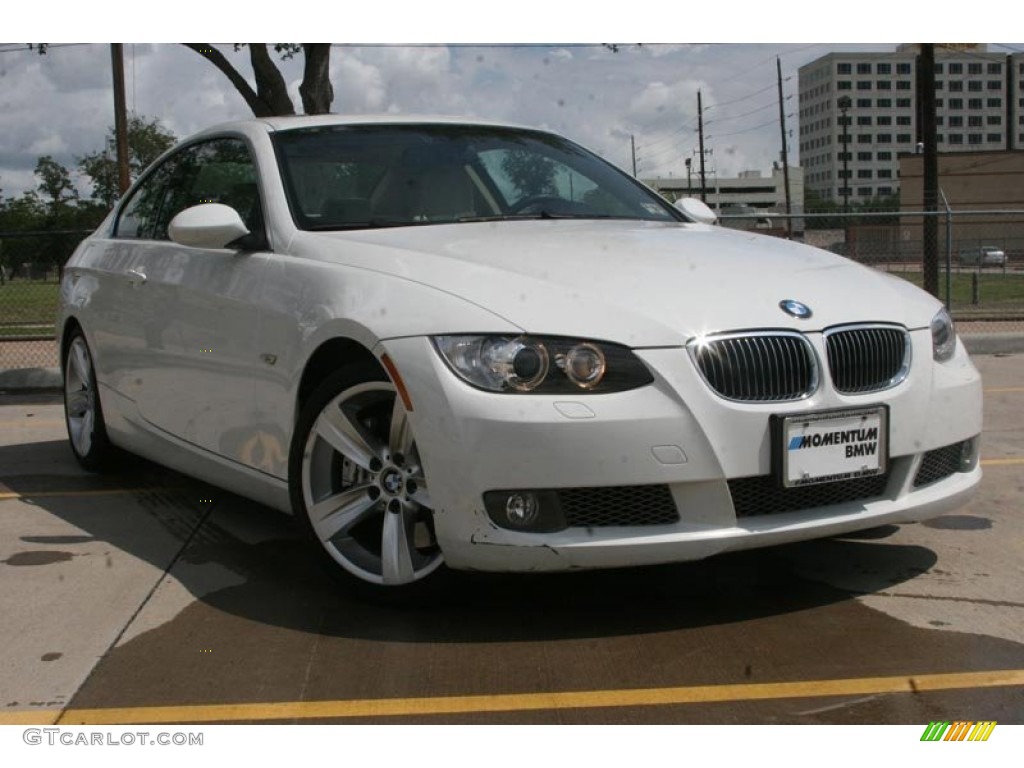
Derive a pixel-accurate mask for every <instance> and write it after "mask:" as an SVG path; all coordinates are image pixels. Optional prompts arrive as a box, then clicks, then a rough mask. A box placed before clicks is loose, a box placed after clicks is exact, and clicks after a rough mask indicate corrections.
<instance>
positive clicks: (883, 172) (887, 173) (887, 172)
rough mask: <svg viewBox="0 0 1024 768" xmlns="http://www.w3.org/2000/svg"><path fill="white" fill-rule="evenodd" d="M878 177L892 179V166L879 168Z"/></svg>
mask: <svg viewBox="0 0 1024 768" xmlns="http://www.w3.org/2000/svg"><path fill="white" fill-rule="evenodd" d="M878 178H880V179H891V178H892V168H879V169H878Z"/></svg>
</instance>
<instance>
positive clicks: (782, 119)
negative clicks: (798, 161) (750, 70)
mask: <svg viewBox="0 0 1024 768" xmlns="http://www.w3.org/2000/svg"><path fill="white" fill-rule="evenodd" d="M775 67H776V70H777V71H778V74H779V128H780V129H781V130H782V180H783V183H784V184H785V185H786V237H787V238H792V237H793V219H792V214H793V205H792V201H791V200H790V197H789V151H788V150H787V149H786V106H785V103H784V101H783V99H782V60H781V59H780V58H779V57H778V56H776V57H775Z"/></svg>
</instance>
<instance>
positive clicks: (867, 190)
mask: <svg viewBox="0 0 1024 768" xmlns="http://www.w3.org/2000/svg"><path fill="white" fill-rule="evenodd" d="M874 193H875V191H874V190H873V189H872V188H871V187H857V197H871V196H872V195H874Z"/></svg>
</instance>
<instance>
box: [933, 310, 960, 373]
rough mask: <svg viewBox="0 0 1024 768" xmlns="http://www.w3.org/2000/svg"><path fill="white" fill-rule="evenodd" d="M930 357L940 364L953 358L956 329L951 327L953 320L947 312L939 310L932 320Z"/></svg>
mask: <svg viewBox="0 0 1024 768" xmlns="http://www.w3.org/2000/svg"><path fill="white" fill-rule="evenodd" d="M931 329H932V357H934V358H935V360H936V361H938V362H940V363H944V362H946V361H947V360H949V359H950V358H951V357H953V353H954V352H955V351H956V329H955V328H954V327H953V318H952V317H950V316H949V312H947V311H946V310H945V309H940V310H939V311H938V313H937V314H936V315H935V317H933V318H932V323H931Z"/></svg>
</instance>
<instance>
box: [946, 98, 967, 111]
mask: <svg viewBox="0 0 1024 768" xmlns="http://www.w3.org/2000/svg"><path fill="white" fill-rule="evenodd" d="M949 108H950V109H963V108H964V100H963V99H950V100H949Z"/></svg>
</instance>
